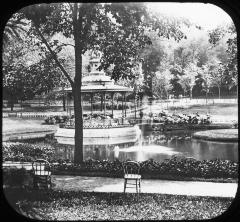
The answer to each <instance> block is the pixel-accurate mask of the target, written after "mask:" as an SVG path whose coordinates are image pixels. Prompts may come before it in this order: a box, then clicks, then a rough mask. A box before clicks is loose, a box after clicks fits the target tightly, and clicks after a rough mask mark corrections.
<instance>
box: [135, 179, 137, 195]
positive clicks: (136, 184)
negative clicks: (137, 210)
mask: <svg viewBox="0 0 240 222" xmlns="http://www.w3.org/2000/svg"><path fill="white" fill-rule="evenodd" d="M135 181H136V192H137V193H138V181H137V180H135Z"/></svg>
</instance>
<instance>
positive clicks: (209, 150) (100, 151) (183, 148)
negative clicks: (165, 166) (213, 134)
mask: <svg viewBox="0 0 240 222" xmlns="http://www.w3.org/2000/svg"><path fill="white" fill-rule="evenodd" d="M194 132H196V131H192V130H188V131H186V130H175V131H168V132H156V131H147V130H145V129H142V141H140V142H139V144H137V145H133V144H131V145H126V146H125V147H120V148H118V147H117V148H116V147H114V146H108V145H106V146H85V147H84V159H89V158H91V159H96V160H103V159H109V160H114V159H115V158H118V159H119V160H121V161H124V160H127V159H131V160H135V161H145V160H148V159H154V160H156V161H159V162H162V161H164V159H168V158H171V156H173V155H177V156H185V157H193V158H195V159H197V160H211V159H222V160H232V161H234V162H238V143H237V142H216V141H205V140H199V139H193V138H192V135H193V133H194ZM58 151H60V150H58ZM66 152H67V153H66ZM61 153H62V154H63V153H64V154H63V155H64V158H68V159H73V149H71V150H69V149H66V148H65V149H62V151H61ZM59 154H60V153H59Z"/></svg>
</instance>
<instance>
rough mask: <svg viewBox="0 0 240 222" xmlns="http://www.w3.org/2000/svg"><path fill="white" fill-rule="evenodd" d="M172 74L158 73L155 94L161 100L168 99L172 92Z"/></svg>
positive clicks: (154, 84)
mask: <svg viewBox="0 0 240 222" xmlns="http://www.w3.org/2000/svg"><path fill="white" fill-rule="evenodd" d="M170 80H171V73H170V72H169V71H168V70H165V71H162V72H160V71H158V72H157V73H156V76H155V77H154V80H153V92H154V93H155V94H156V95H157V96H159V97H160V98H161V99H162V98H166V99H168V95H169V92H170V91H171V90H172V84H171V83H170Z"/></svg>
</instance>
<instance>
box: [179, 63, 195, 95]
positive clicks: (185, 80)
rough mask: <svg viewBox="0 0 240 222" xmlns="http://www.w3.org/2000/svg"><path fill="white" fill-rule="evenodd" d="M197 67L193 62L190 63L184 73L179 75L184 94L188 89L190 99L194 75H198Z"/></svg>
mask: <svg viewBox="0 0 240 222" xmlns="http://www.w3.org/2000/svg"><path fill="white" fill-rule="evenodd" d="M198 72H199V67H198V66H197V65H196V64H194V63H190V64H188V66H187V67H186V68H185V70H184V75H182V76H180V81H179V83H180V84H181V86H182V88H183V90H184V94H185V93H186V91H187V90H189V91H190V99H192V89H193V86H194V85H195V81H196V76H197V75H198Z"/></svg>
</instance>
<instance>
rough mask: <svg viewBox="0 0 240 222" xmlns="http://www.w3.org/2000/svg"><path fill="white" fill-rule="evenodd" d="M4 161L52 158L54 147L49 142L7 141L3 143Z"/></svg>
mask: <svg viewBox="0 0 240 222" xmlns="http://www.w3.org/2000/svg"><path fill="white" fill-rule="evenodd" d="M2 150H3V161H20V162H29V161H30V162H31V161H33V160H35V159H39V158H42V159H46V160H51V159H52V158H53V155H54V150H55V149H54V147H53V146H51V145H48V144H44V143H42V144H29V143H5V144H3V145H2Z"/></svg>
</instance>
